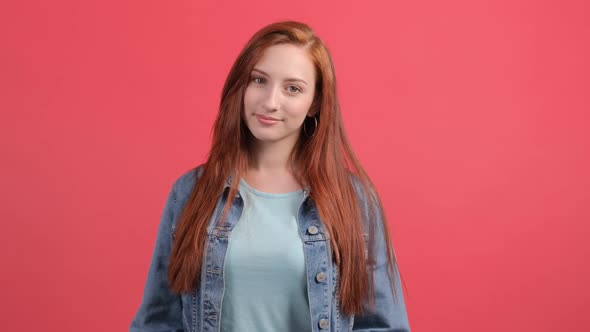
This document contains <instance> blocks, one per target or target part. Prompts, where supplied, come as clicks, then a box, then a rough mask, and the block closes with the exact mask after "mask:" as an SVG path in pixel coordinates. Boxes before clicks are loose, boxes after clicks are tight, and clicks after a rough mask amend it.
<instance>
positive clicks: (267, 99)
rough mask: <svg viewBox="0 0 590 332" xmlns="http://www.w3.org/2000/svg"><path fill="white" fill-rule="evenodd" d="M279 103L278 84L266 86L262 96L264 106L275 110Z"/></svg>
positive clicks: (279, 91)
mask: <svg viewBox="0 0 590 332" xmlns="http://www.w3.org/2000/svg"><path fill="white" fill-rule="evenodd" d="M280 103H281V88H280V87H279V86H271V85H269V86H268V89H267V91H266V94H265V96H264V106H265V107H266V108H268V109H269V110H276V109H278V108H279V105H280Z"/></svg>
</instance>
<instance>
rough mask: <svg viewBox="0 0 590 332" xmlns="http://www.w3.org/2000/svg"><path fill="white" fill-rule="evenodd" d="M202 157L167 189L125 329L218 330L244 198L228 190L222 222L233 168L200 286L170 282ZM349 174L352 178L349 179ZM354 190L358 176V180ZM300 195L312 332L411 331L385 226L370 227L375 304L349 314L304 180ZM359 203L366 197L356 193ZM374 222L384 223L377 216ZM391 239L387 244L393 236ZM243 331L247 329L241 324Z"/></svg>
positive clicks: (139, 331)
mask: <svg viewBox="0 0 590 332" xmlns="http://www.w3.org/2000/svg"><path fill="white" fill-rule="evenodd" d="M202 171H203V165H200V166H198V167H195V168H192V169H191V170H189V171H188V172H186V173H184V174H182V175H181V176H180V177H179V178H178V179H177V180H176V181H175V182H174V184H173V186H172V189H171V190H170V192H169V194H168V199H167V201H166V204H165V207H164V211H163V214H162V217H161V221H160V224H159V227H158V233H157V236H156V243H155V248H154V251H153V255H152V260H151V263H150V267H149V270H148V275H147V280H146V283H145V287H144V292H143V297H142V300H141V304H140V306H139V308H138V310H137V312H136V314H135V317H134V318H133V320H132V322H131V326H130V332H148V331H149V332H156V331H158V332H164V331H185V332H218V331H219V330H220V316H221V303H222V299H223V290H224V278H223V262H224V259H225V254H226V251H227V246H228V238H229V235H230V234H231V231H232V229H233V227H234V226H235V225H236V223H237V221H238V220H239V217H240V214H241V212H242V208H243V204H244V203H243V200H242V198H241V196H240V194H239V192H238V194H237V195H236V196H235V197H233V201H232V203H231V208H230V211H229V214H228V218H227V220H226V223H225V224H223V225H221V224H218V223H219V220H218V219H220V218H219V217H220V215H221V212H222V209H223V206H224V204H225V202H226V199H227V192H228V191H229V190H228V189H229V187H230V186H231V183H232V176H231V175H230V176H229V178H228V179H227V181H226V183H225V188H224V190H225V191H224V194H223V195H221V197H220V198H219V199H218V201H217V205H216V207H215V210H214V213H213V215H212V217H211V219H210V221H209V225H208V228H207V241H206V244H205V252H204V257H203V265H202V268H201V280H200V285H199V287H195V288H194V289H193V290H192V292H190V293H183V294H180V295H178V294H173V293H172V292H171V291H170V289H169V286H168V277H167V272H168V262H169V258H170V252H171V249H172V243H173V241H174V235H175V230H176V226H177V221H178V218H179V216H180V213H181V212H182V209H183V208H184V206H185V205H186V203H187V201H188V198H189V196H190V193H191V192H192V190H193V187H194V186H195V184H196V181H197V180H198V177H199V176H200V175H201V174H202ZM353 180H354V179H353ZM355 186H356V188H357V190H358V188H359V187H358V184H357V183H356V182H355ZM303 194H304V200H303V202H302V204H301V205H300V207H299V215H298V217H297V223H298V226H299V233H300V235H301V238H302V241H303V244H304V246H303V247H304V257H305V266H306V270H307V292H308V299H309V310H310V314H311V321H310V322H309V327H310V331H313V332H327V331H331V332H345V331H367V332H368V331H381V332H386V331H391V332H393V331H398V332H401V331H404V332H405V331H407V332H409V331H410V327H409V323H408V318H407V314H406V307H405V301H404V298H403V294H402V290H401V287H399V285H400V282H399V281H400V280H399V273H398V271H397V269H396V270H395V275H394V277H395V278H396V280H395V287H396V288H397V289H396V294H398V296H397V297H398V298H397V301H394V298H393V293H392V289H391V283H390V280H391V279H390V278H391V275H390V273H388V268H387V267H388V265H387V253H386V247H385V243H384V237H383V231H382V229H380V230H379V229H378V230H377V233H376V234H375V237H374V238H375V242H376V243H375V245H376V247H375V250H376V251H375V259H376V265H375V267H374V282H375V284H374V285H375V287H374V291H375V308H376V310H375V311H373V312H369V311H368V309H367V310H364V312H363V314H362V315H356V316H354V315H346V314H344V313H343V312H341V311H340V307H339V299H338V296H339V290H338V283H339V282H338V269H337V266H336V263H335V262H333V260H332V255H331V243H330V234H328V233H327V232H325V230H324V227H323V224H322V222H321V220H320V219H319V217H318V212H317V208H316V206H315V204H314V202H313V200H312V199H310V198H309V187H305V188H304V192H303ZM361 197H362V199H363V203H365V209H366V199H365V197H364V196H361ZM378 225H380V227H382V221H381V220H379V223H378ZM367 229H368V227H366V225H363V230H364V231H363V236H364V238H365V246H366V247H365V249H367V248H368V245H369V243H368V239H369V236H368V232H367V231H366V230H367ZM390 245H391V244H390ZM246 332H248V331H246Z"/></svg>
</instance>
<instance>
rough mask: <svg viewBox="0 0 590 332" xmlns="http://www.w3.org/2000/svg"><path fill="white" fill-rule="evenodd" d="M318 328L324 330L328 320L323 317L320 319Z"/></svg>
mask: <svg viewBox="0 0 590 332" xmlns="http://www.w3.org/2000/svg"><path fill="white" fill-rule="evenodd" d="M319 325H320V329H322V330H325V329H327V328H328V320H327V319H325V318H322V319H320V324H319Z"/></svg>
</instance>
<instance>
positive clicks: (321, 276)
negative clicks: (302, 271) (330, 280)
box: [315, 272, 326, 282]
mask: <svg viewBox="0 0 590 332" xmlns="http://www.w3.org/2000/svg"><path fill="white" fill-rule="evenodd" d="M315 280H316V281H317V282H324V280H326V274H325V273H324V272H320V273H318V274H316V275H315Z"/></svg>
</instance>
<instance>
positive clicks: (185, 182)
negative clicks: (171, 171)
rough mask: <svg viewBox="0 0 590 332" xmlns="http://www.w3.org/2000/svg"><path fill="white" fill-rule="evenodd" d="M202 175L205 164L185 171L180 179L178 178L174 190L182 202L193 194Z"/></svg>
mask: <svg viewBox="0 0 590 332" xmlns="http://www.w3.org/2000/svg"><path fill="white" fill-rule="evenodd" d="M202 173H203V164H200V165H197V166H194V167H192V168H190V169H188V170H185V171H184V172H183V173H181V174H180V176H178V178H176V180H175V181H174V185H173V188H174V192H175V193H176V196H177V198H178V199H179V200H181V201H182V200H183V198H186V197H188V196H189V195H190V194H191V192H192V191H193V188H194V186H195V183H196V181H197V179H198V178H199V177H200V176H201V174H202Z"/></svg>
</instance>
